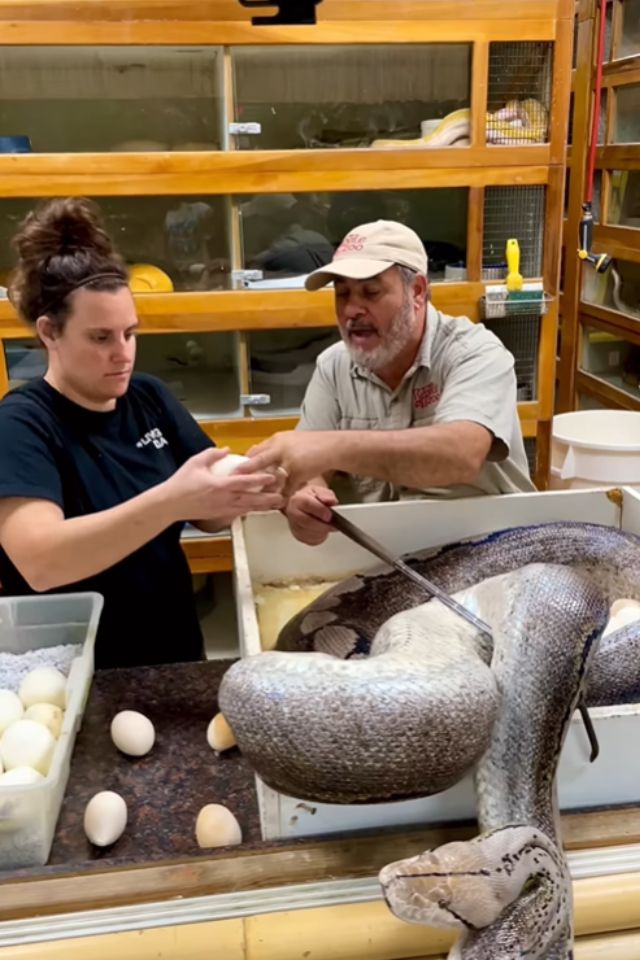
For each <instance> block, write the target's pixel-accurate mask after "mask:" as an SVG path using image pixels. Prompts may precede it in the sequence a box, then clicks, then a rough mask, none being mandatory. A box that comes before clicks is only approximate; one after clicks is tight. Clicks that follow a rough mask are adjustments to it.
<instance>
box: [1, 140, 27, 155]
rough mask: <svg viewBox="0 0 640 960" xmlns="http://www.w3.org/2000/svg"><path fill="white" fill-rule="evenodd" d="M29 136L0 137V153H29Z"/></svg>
mask: <svg viewBox="0 0 640 960" xmlns="http://www.w3.org/2000/svg"><path fill="white" fill-rule="evenodd" d="M31 152H32V151H31V140H30V139H29V137H25V136H16V137H0V153H31Z"/></svg>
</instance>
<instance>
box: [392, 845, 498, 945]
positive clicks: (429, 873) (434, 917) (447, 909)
mask: <svg viewBox="0 0 640 960" xmlns="http://www.w3.org/2000/svg"><path fill="white" fill-rule="evenodd" d="M490 877H491V872H490V870H489V869H488V868H487V864H486V860H485V857H484V856H483V853H482V850H481V849H479V848H478V846H477V845H475V844H473V843H463V842H454V843H447V844H445V845H444V846H442V847H439V848H438V849H437V850H434V851H429V850H427V851H425V853H422V854H420V855H419V856H417V857H410V858H409V859H407V860H398V861H396V862H395V863H390V864H389V865H388V866H386V867H384V868H383V869H382V870H381V871H380V874H379V878H378V879H379V881H380V884H381V885H382V890H383V894H384V898H385V900H386V902H387V904H388V906H389V908H390V910H391V912H392V913H393V914H395V916H396V917H398V918H399V919H400V920H406V921H408V922H409V923H424V924H428V925H430V926H434V927H455V928H457V929H462V930H468V929H470V928H476V927H485V926H487V925H488V924H489V923H492V922H493V921H494V920H495V919H496V917H497V916H499V915H500V912H501V911H502V909H503V907H504V903H503V902H502V900H501V899H500V897H499V896H496V895H495V885H494V884H493V883H491V882H489V880H490Z"/></svg>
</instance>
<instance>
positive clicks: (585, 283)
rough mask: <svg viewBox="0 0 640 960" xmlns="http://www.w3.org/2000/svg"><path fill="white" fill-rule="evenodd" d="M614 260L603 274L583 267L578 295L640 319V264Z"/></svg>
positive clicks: (588, 301) (598, 304) (589, 301)
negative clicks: (580, 294) (580, 289)
mask: <svg viewBox="0 0 640 960" xmlns="http://www.w3.org/2000/svg"><path fill="white" fill-rule="evenodd" d="M614 264H615V265H614V266H612V267H611V268H610V269H609V270H607V272H606V273H604V274H602V273H596V272H595V270H593V269H591V268H589V267H585V268H584V270H583V271H582V299H583V300H585V301H586V302H587V303H593V304H596V306H601V307H608V308H609V309H611V310H618V311H620V313H625V314H627V315H628V316H631V317H637V318H638V320H640V264H638V263H631V262H630V261H628V260H618V259H616V260H615V261H614Z"/></svg>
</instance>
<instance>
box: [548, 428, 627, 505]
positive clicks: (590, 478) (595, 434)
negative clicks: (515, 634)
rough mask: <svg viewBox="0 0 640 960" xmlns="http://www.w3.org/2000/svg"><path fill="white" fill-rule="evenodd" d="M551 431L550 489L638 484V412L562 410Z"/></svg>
mask: <svg viewBox="0 0 640 960" xmlns="http://www.w3.org/2000/svg"><path fill="white" fill-rule="evenodd" d="M551 435H552V441H551V480H550V485H551V487H552V489H555V490H565V489H570V488H573V489H585V488H590V487H591V488H592V487H610V486H612V485H613V484H624V485H630V486H640V412H638V411H634V410H579V411H576V412H575V413H561V414H559V415H558V416H556V417H554V418H553V426H552V433H551Z"/></svg>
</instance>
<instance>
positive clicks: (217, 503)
mask: <svg viewBox="0 0 640 960" xmlns="http://www.w3.org/2000/svg"><path fill="white" fill-rule="evenodd" d="M228 452H229V451H228V449H227V448H223V449H218V448H217V447H210V448H208V449H207V450H203V451H202V452H201V453H197V454H195V456H193V457H190V458H189V460H187V461H186V463H184V464H183V465H182V466H181V467H180V468H179V469H178V470H176V472H175V473H174V474H173V476H172V477H169V479H168V480H165V482H164V487H165V491H164V492H165V497H166V501H167V504H168V506H169V509H170V510H171V512H172V514H173V519H174V520H175V521H195V520H224V521H225V522H230V521H231V520H232V519H234V518H235V517H239V516H242V515H243V514H245V513H250V512H252V511H254V510H280V509H281V508H282V507H283V506H284V502H285V501H284V498H283V496H282V493H281V488H282V483H283V478H282V477H279V476H275V475H274V474H273V473H268V472H265V471H260V470H258V467H257V466H256V469H255V470H254V471H252V472H250V473H247V472H246V467H245V471H244V472H243V473H242V474H239V473H232V474H230V475H229V476H226V477H224V476H223V477H220V476H215V475H214V474H213V473H212V472H211V467H212V466H213V464H214V463H216V462H217V461H218V460H221V459H222V458H223V457H225V456H226V455H227V453H228Z"/></svg>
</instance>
